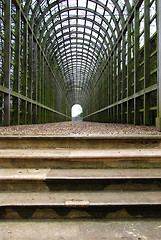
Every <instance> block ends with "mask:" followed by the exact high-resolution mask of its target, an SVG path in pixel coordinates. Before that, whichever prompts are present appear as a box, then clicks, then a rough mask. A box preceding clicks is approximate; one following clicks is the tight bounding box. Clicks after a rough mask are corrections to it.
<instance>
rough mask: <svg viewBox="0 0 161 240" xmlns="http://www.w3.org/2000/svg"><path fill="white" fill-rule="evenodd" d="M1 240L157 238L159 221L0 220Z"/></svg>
mask: <svg viewBox="0 0 161 240" xmlns="http://www.w3.org/2000/svg"><path fill="white" fill-rule="evenodd" d="M0 233H1V240H7V239H12V240H18V239H22V236H23V240H37V239H40V240H46V239H48V240H53V239H54V240H76V239H77V240H148V239H149V240H160V235H161V220H160V219H153V220H152V219H151V220H143V219H142V220H130V221H126V220H124V221H121V220H110V221H109V220H108V221H107V220H106V221H101V220H77V221H73V220H68V221H67V220H56V221H55V220H41V221H38V220H9V221H0Z"/></svg>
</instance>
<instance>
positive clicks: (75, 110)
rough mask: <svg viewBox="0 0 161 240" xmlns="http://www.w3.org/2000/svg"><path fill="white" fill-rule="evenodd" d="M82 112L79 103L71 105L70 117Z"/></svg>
mask: <svg viewBox="0 0 161 240" xmlns="http://www.w3.org/2000/svg"><path fill="white" fill-rule="evenodd" d="M81 113H82V107H81V106H80V105H79V104H75V105H73V107H72V117H76V116H78V115H79V114H81Z"/></svg>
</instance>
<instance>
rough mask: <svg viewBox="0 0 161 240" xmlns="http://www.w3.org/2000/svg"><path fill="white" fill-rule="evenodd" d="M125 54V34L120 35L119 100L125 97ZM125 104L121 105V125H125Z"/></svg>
mask: <svg viewBox="0 0 161 240" xmlns="http://www.w3.org/2000/svg"><path fill="white" fill-rule="evenodd" d="M125 52H126V44H125V34H123V35H122V89H121V92H122V93H121V99H123V98H124V97H125V88H126V87H127V86H126V75H125V67H126V64H125ZM125 122H126V118H125V103H122V104H121V123H125Z"/></svg>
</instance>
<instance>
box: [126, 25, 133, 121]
mask: <svg viewBox="0 0 161 240" xmlns="http://www.w3.org/2000/svg"><path fill="white" fill-rule="evenodd" d="M127 31H128V41H127V42H128V53H127V55H128V60H127V61H128V62H127V123H132V121H131V120H132V119H131V112H132V108H131V104H130V101H129V100H128V98H129V96H130V95H131V24H130V23H128V25H127Z"/></svg>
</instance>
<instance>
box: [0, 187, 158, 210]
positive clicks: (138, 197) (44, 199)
mask: <svg viewBox="0 0 161 240" xmlns="http://www.w3.org/2000/svg"><path fill="white" fill-rule="evenodd" d="M140 204H141V205H149V206H150V205H160V204H161V191H156V192H153V193H152V192H151V191H145V192H141V193H140V192H138V191H133V192H128V191H126V192H121V191H120V192H114V191H113V192H102V191H90V192H88V191H82V192H79V193H77V192H70V191H68V192H50V193H47V192H45V193H44V192H32V193H18V192H14V193H5V192H1V193H0V206H1V207H4V206H5V207H6V206H50V207H54V206H57V207H59V206H63V207H71V206H72V207H74V206H76V207H84V206H86V207H88V206H115V205H117V206H125V205H128V206H132V205H140Z"/></svg>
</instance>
